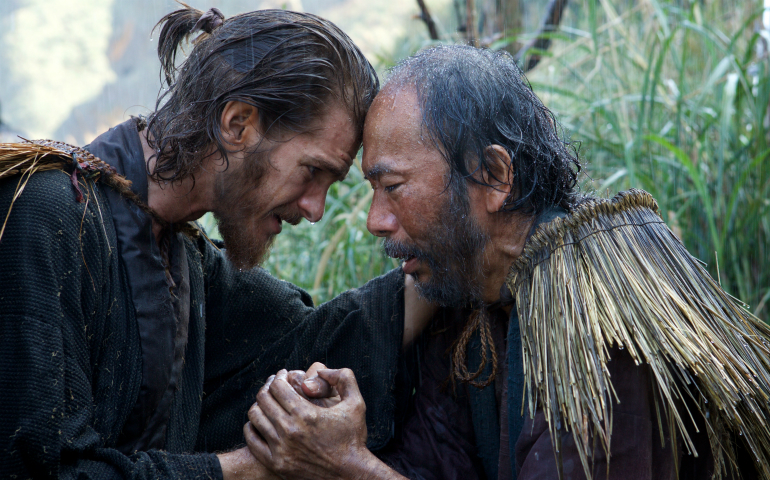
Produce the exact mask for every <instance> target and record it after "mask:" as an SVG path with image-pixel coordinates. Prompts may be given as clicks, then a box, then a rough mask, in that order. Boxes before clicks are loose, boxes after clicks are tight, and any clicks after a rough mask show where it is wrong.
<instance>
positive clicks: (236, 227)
mask: <svg viewBox="0 0 770 480" xmlns="http://www.w3.org/2000/svg"><path fill="white" fill-rule="evenodd" d="M250 147H251V148H254V147H255V145H252V146H250ZM259 148H260V151H261V153H257V154H253V155H250V156H247V157H246V158H244V159H243V160H242V161H239V162H237V164H232V165H231V167H230V168H228V169H227V170H225V171H224V172H221V173H219V174H218V178H217V182H216V187H215V189H216V191H215V199H216V206H215V209H214V216H215V217H216V218H217V220H218V222H219V231H220V233H221V234H222V238H223V239H224V241H225V247H226V248H227V255H228V257H229V258H230V260H231V261H232V262H233V263H234V264H235V265H236V266H237V267H239V268H251V267H254V266H256V265H258V264H259V263H260V262H261V261H262V260H263V259H264V256H265V254H266V253H267V251H268V250H269V248H270V245H271V243H272V241H273V239H274V238H275V236H276V235H277V234H279V233H280V232H281V229H282V223H283V222H287V223H289V224H292V225H296V224H297V223H299V222H300V220H302V218H306V219H307V220H308V221H310V222H317V221H318V220H320V219H321V217H322V216H323V212H324V203H325V201H326V192H327V191H328V190H329V187H330V186H331V184H332V183H334V182H336V181H338V180H341V179H343V178H344V177H345V175H347V173H348V170H349V169H350V165H351V164H352V163H353V158H354V157H355V154H356V151H357V149H358V145H357V144H356V132H355V128H354V125H353V123H352V121H351V119H350V115H349V114H348V112H347V110H346V109H345V108H343V107H342V105H340V104H339V103H334V104H332V105H331V106H330V107H328V108H327V110H326V112H325V113H324V114H323V115H322V116H321V117H320V118H319V119H318V120H317V121H316V122H314V124H313V125H312V128H311V129H310V130H309V131H308V132H307V133H302V134H299V135H297V134H293V133H287V134H286V135H284V136H283V137H281V138H279V139H276V140H265V141H264V142H263V143H262V145H260V147H259ZM233 163H235V162H233Z"/></svg>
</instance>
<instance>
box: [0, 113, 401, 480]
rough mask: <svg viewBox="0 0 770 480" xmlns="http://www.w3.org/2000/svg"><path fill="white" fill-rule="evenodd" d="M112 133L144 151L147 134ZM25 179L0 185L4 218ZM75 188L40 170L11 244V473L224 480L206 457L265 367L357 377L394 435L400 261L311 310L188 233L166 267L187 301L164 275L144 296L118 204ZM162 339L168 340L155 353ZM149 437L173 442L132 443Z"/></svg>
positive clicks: (4, 330) (7, 290) (2, 296)
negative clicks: (322, 369)
mask: <svg viewBox="0 0 770 480" xmlns="http://www.w3.org/2000/svg"><path fill="white" fill-rule="evenodd" d="M124 126H125V124H124ZM118 130H120V129H118ZM124 133H125V131H123V133H121V132H120V131H119V132H117V133H116V132H114V131H113V132H111V134H113V135H123V134H124ZM124 136H125V135H124ZM110 138H111V139H112V140H114V141H115V142H117V144H118V146H119V147H120V148H122V149H127V151H129V153H128V155H129V156H131V155H134V154H136V152H135V151H134V152H133V154H131V150H132V149H133V150H135V149H136V145H137V143H138V142H137V143H133V140H131V141H129V144H126V143H125V142H123V141H122V140H120V139H117V140H116V137H115V136H112V137H110ZM126 138H129V139H130V138H131V137H130V136H128V137H126ZM121 142H123V143H122V144H121ZM95 143H97V142H95ZM134 156H135V155H134ZM103 160H105V161H106V162H107V163H110V162H111V160H112V159H111V158H103ZM19 178H20V177H12V178H8V179H4V180H0V211H2V212H3V215H4V214H5V212H7V211H8V208H9V205H10V203H11V200H12V198H13V195H14V192H15V190H16V187H17V184H18V181H19ZM80 188H81V189H82V190H83V193H84V195H85V198H84V201H83V203H78V202H77V201H76V200H75V192H74V188H73V186H72V183H71V180H70V175H69V173H65V172H62V171H59V170H53V171H46V172H40V173H36V174H34V175H32V176H31V178H30V179H29V182H28V183H27V184H26V187H25V189H24V191H23V193H22V195H21V196H19V198H18V199H17V200H16V201H15V204H14V206H13V210H12V212H11V214H10V216H9V218H8V223H7V226H6V229H5V232H4V235H3V238H2V240H0V345H2V348H1V349H0V478H14V476H15V478H29V477H33V478H99V479H109V478H135V479H150V478H153V479H155V478H159V479H163V478H168V479H170V478H207V479H208V478H221V470H220V466H219V462H218V460H217V458H216V456H215V455H213V454H212V453H206V452H216V451H221V450H226V449H231V448H233V447H235V446H237V445H239V444H242V443H243V436H242V427H243V424H244V423H245V422H246V411H247V409H248V407H249V406H250V405H251V404H252V403H253V402H254V399H255V397H256V393H257V391H258V389H259V388H260V386H261V385H262V384H263V383H264V380H265V379H266V377H267V376H269V375H270V374H273V373H275V372H276V371H277V370H279V369H281V368H290V369H292V368H300V369H304V368H307V367H308V366H309V365H310V364H311V363H312V362H314V361H322V362H325V363H326V364H327V365H328V366H330V367H332V368H334V367H349V368H351V369H352V370H353V371H354V372H355V373H356V376H357V377H358V383H359V386H360V387H361V390H362V393H363V395H364V398H365V400H366V402H367V406H368V408H367V427H368V431H369V443H368V444H369V446H370V447H371V448H373V449H376V448H379V447H381V446H382V445H384V444H385V443H386V442H387V441H388V439H389V438H390V436H391V433H392V428H393V423H392V418H393V409H394V401H393V399H392V396H391V392H392V389H393V384H394V376H395V371H396V367H397V359H398V352H399V351H400V347H401V339H402V330H403V293H402V290H403V273H402V272H401V271H400V269H397V270H394V271H393V272H391V273H389V274H387V275H385V276H383V277H380V278H377V279H374V280H372V281H371V282H369V283H367V284H366V285H365V286H363V287H362V288H360V289H356V290H352V291H349V292H347V293H344V294H342V295H340V296H339V297H337V298H336V299H334V300H333V301H331V302H328V303H326V304H324V305H321V306H320V307H318V308H314V307H313V305H312V301H311V299H310V296H309V295H308V294H307V293H306V292H304V291H303V290H301V289H299V288H298V287H296V286H294V285H291V284H289V283H286V282H283V281H280V280H277V279H275V278H273V277H272V276H270V275H269V274H268V273H267V272H266V271H265V270H263V269H260V268H257V269H253V270H249V271H243V272H242V271H238V270H237V269H235V268H233V267H232V265H231V264H230V263H229V262H228V261H227V260H226V258H225V256H224V254H223V252H222V251H221V250H220V249H219V248H217V247H216V246H214V245H213V244H212V243H211V242H209V241H207V240H206V239H205V238H203V237H201V238H198V239H191V238H188V237H184V236H181V235H180V236H178V237H177V238H176V241H177V244H176V245H177V249H176V250H173V251H172V255H171V266H172V267H174V266H175V265H176V266H179V268H176V267H174V268H172V269H171V270H172V271H173V275H172V277H173V276H176V278H177V279H179V278H181V277H184V276H185V274H184V272H183V270H182V269H181V264H182V263H186V270H187V274H186V280H187V282H186V283H187V288H188V289H189V293H188V294H187V295H188V296H189V303H188V304H187V306H188V308H187V310H186V311H184V308H183V307H181V306H180V305H174V302H175V301H176V302H177V303H178V302H179V299H178V298H177V299H174V298H173V296H170V291H169V284H168V283H163V282H161V283H159V284H158V285H160V288H158V289H151V290H150V293H151V294H154V295H156V297H153V299H152V300H149V301H148V302H147V304H146V305H141V304H139V305H138V304H137V301H136V297H134V296H133V294H134V293H135V291H136V290H138V289H139V288H146V287H147V284H144V285H142V284H140V283H141V282H139V281H137V279H136V278H132V274H131V268H129V266H127V264H126V260H125V258H124V253H125V252H124V251H122V250H121V248H122V247H124V246H125V244H121V241H122V240H121V239H119V237H118V233H117V230H118V229H117V228H116V220H115V218H114V216H113V211H112V208H111V200H112V199H108V196H107V195H106V194H105V191H103V188H106V187H102V186H101V185H100V184H94V183H93V182H91V181H88V182H86V181H81V182H80ZM132 214H136V212H133V213H132ZM137 215H138V214H137ZM140 220H141V219H140ZM144 220H146V219H144ZM140 224H142V222H140ZM137 231H138V232H139V233H142V229H141V228H139V230H137ZM144 233H145V234H146V233H147V232H144ZM142 248H145V253H146V252H150V253H152V249H151V248H146V246H144V247H142ZM124 250H125V249H124ZM174 252H176V253H174ZM174 255H177V256H176V257H175V256H174ZM181 257H183V258H181ZM180 262H182V263H180ZM132 267H133V265H132ZM148 272H149V273H147V274H148V275H156V274H157V273H158V271H157V269H154V268H150V269H149V270H148ZM180 276H181V277H180ZM154 278H157V276H156V277H154ZM132 281H134V282H137V283H132ZM175 283H178V282H175ZM174 295H181V296H184V294H183V293H180V292H179V291H178V290H176V291H175V292H174ZM167 301H168V302H170V303H168V302H167ZM153 302H155V303H153ZM182 302H184V301H183V300H182ZM140 303H141V302H140ZM157 304H163V305H165V307H162V308H165V312H166V316H160V317H156V318H155V320H156V321H157V322H160V323H161V325H160V328H157V329H155V330H153V329H152V327H153V325H147V324H144V325H142V324H141V322H140V320H141V319H140V318H138V317H141V316H142V315H144V314H143V313H142V312H143V310H142V309H144V308H153V305H156V306H157ZM180 308H181V310H180ZM147 318H150V317H147ZM185 318H186V320H187V322H186V332H182V331H180V328H179V327H180V325H181V324H180V322H181V323H184V319H185ZM169 320H171V321H169ZM148 327H150V329H149V330H147V328H148ZM154 327H158V325H155V326H154ZM148 332H149V333H148ZM153 335H155V336H153ZM153 341H157V342H160V343H161V345H165V347H162V348H157V349H155V354H150V355H148V351H151V350H153V348H148V342H153ZM362 352H366V354H365V355H364V354H362ZM180 353H181V357H180V356H179V355H178V354H180ZM180 359H181V360H180ZM152 368H157V369H158V372H159V373H158V372H155V374H157V376H156V377H155V378H154V380H151V379H148V376H153V375H155V374H153V373H152V372H150V369H152ZM148 372H149V373H148ZM158 377H159V378H158ZM143 392H148V393H146V394H144V393H143ZM147 405H150V407H152V408H147ZM163 408H166V411H165V412H164V413H163V415H161V416H158V415H156V414H157V412H158V411H159V410H160V409H163ZM137 422H139V423H140V427H141V428H137ZM147 428H151V429H152V434H151V435H144V433H145V432H146V431H147ZM158 428H160V429H158ZM142 437H144V438H142ZM137 442H138V443H137ZM143 442H144V443H143ZM142 444H144V445H149V446H153V445H156V444H160V445H162V449H157V448H146V449H145V448H138V449H137V448H135V447H136V446H137V445H140V446H141V445H142ZM135 450H136V451H135Z"/></svg>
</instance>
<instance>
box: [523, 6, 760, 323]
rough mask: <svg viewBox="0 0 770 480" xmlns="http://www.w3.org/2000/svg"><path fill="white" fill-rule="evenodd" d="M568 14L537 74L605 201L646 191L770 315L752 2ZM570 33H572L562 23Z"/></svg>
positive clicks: (722, 276)
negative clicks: (612, 194)
mask: <svg viewBox="0 0 770 480" xmlns="http://www.w3.org/2000/svg"><path fill="white" fill-rule="evenodd" d="M687 3H688V2H658V1H655V0H641V1H639V2H630V1H629V2H608V1H606V0H605V1H601V2H594V1H593V0H586V1H585V2H582V3H578V4H573V6H574V7H573V8H572V10H571V14H572V25H573V26H567V27H566V28H564V31H565V32H567V33H569V34H570V38H569V39H566V40H564V39H562V40H557V43H556V44H555V45H554V47H553V48H552V53H551V56H550V58H548V59H545V60H543V61H542V62H541V64H540V65H539V66H538V68H537V69H536V70H535V71H533V72H531V73H530V79H531V80H532V84H533V87H534V90H535V91H536V92H537V93H538V95H540V96H541V98H543V100H544V102H545V104H546V105H548V106H549V107H550V108H552V109H553V110H554V111H555V112H557V114H558V115H559V119H560V120H561V121H562V122H563V124H564V125H565V127H566V128H567V129H568V130H569V131H570V133H571V136H572V138H574V139H575V140H577V141H580V142H582V149H581V153H582V156H583V158H584V159H585V160H586V162H587V168H586V171H587V173H588V175H589V176H590V177H591V179H592V181H590V182H587V184H586V188H587V189H589V190H591V189H595V190H596V191H598V192H599V193H600V194H605V192H608V191H617V190H621V189H625V188H628V187H638V188H643V189H644V190H646V191H648V192H650V193H651V194H652V195H653V197H655V199H656V200H657V201H658V203H659V204H660V208H661V213H662V215H663V218H664V219H665V220H666V222H667V223H668V224H669V225H670V226H671V227H672V229H673V230H674V231H675V232H676V233H677V235H678V236H680V237H681V238H682V240H683V242H684V244H685V245H686V247H687V249H688V250H689V251H690V252H692V253H693V254H694V255H695V256H696V257H698V258H700V259H701V260H703V261H704V262H707V263H708V264H709V266H708V270H709V272H710V273H711V274H712V275H713V276H714V278H718V279H719V280H720V281H721V284H722V286H723V287H724V288H725V289H726V290H727V291H728V292H730V293H731V294H733V295H735V296H737V297H739V298H741V299H742V300H744V301H746V302H747V303H748V304H749V305H751V307H752V308H753V311H754V313H755V314H756V315H758V316H760V317H761V318H764V319H768V318H770V311H768V310H770V309H769V308H768V307H770V305H768V301H769V299H770V268H769V267H770V218H768V217H769V215H768V213H770V200H768V194H769V193H770V161H769V160H768V155H769V154H770V149H768V133H769V132H768V116H767V115H768V102H769V101H770V65H769V64H768V58H767V57H766V56H765V57H764V58H757V56H756V53H755V52H756V48H755V47H756V44H757V42H758V41H760V39H759V34H758V33H755V32H754V26H755V24H756V23H757V22H758V20H759V14H760V13H761V10H760V9H759V8H760V7H759V5H757V4H756V3H755V2H731V1H719V2H708V3H707V4H703V3H701V2H692V4H691V5H690V6H687V7H686V8H685V7H682V6H681V5H682V4H687ZM563 25H564V24H563Z"/></svg>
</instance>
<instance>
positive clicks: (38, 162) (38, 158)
mask: <svg viewBox="0 0 770 480" xmlns="http://www.w3.org/2000/svg"><path fill="white" fill-rule="evenodd" d="M22 140H24V141H23V142H22V143H0V180H2V179H4V178H11V177H18V178H19V180H18V182H17V184H16V190H15V192H14V195H13V198H12V200H11V206H10V207H9V208H8V211H7V212H5V215H3V216H2V217H0V240H2V238H3V232H4V231H5V226H6V224H7V222H8V217H9V216H10V215H11V210H13V204H14V202H16V200H17V199H18V198H19V196H21V194H22V192H23V191H24V188H25V187H26V185H27V182H29V179H30V177H32V175H34V174H35V173H38V172H45V171H47V170H61V171H64V172H67V173H69V174H70V176H71V178H72V187H73V191H74V193H75V199H76V200H77V201H78V202H82V201H83V199H84V198H85V199H86V201H88V197H89V195H88V189H89V188H93V182H101V183H104V184H105V185H107V186H109V187H110V188H112V189H114V190H115V191H117V192H118V193H119V194H120V195H121V196H123V198H125V199H126V200H128V201H130V202H132V203H133V204H134V205H136V206H137V207H139V208H140V209H141V210H142V211H144V212H145V213H147V214H148V215H150V216H151V217H152V219H153V220H154V221H155V222H157V223H158V224H159V225H161V227H162V228H164V229H166V228H169V229H173V230H174V231H178V232H181V233H184V234H185V235H187V236H189V237H192V238H196V237H197V236H198V235H199V234H200V233H201V232H200V231H199V229H198V228H197V227H196V226H195V225H194V223H192V222H188V223H176V224H173V225H170V224H168V222H166V221H165V220H164V219H163V218H161V217H160V216H159V215H158V214H157V213H156V212H155V211H154V210H152V209H151V208H150V207H148V206H147V205H145V203H144V202H143V201H142V200H141V199H140V198H139V196H138V195H137V194H136V193H134V192H133V191H132V190H131V182H130V181H129V180H127V179H126V178H125V177H123V176H122V175H119V174H118V173H117V172H116V171H115V168H113V167H112V166H111V165H108V164H107V163H105V162H104V161H102V160H101V159H100V158H99V157H96V156H94V155H93V154H91V153H90V152H88V151H87V150H85V149H83V148H80V147H76V146H74V145H70V144H67V143H64V142H57V141H54V140H26V139H22ZM89 182H90V183H89ZM83 190H85V194H84V191H83Z"/></svg>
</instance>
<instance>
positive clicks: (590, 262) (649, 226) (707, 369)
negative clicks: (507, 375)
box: [506, 190, 770, 479]
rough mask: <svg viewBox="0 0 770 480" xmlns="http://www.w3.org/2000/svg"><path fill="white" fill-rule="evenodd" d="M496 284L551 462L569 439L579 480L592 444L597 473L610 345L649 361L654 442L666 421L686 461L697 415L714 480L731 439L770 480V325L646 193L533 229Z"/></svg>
mask: <svg viewBox="0 0 770 480" xmlns="http://www.w3.org/2000/svg"><path fill="white" fill-rule="evenodd" d="M506 284H507V286H508V288H509V289H510V290H511V293H512V295H513V296H514V298H515V299H516V305H517V308H518V314H519V319H520V329H521V338H522V349H523V355H524V374H525V379H526V380H525V388H526V392H527V400H528V404H529V411H530V412H531V414H532V413H533V412H534V410H535V407H536V405H537V404H538V403H539V404H540V405H541V406H542V408H543V411H544V414H545V416H546V418H547V419H548V422H549V429H550V432H551V441H552V443H553V449H554V452H559V451H560V448H559V447H560V445H559V444H560V435H558V434H556V433H557V431H558V430H561V429H562V428H566V429H567V431H570V432H572V436H573V438H574V441H575V444H576V446H577V449H578V453H579V455H580V458H581V461H582V464H583V468H584V471H585V474H586V476H587V478H589V479H590V478H591V471H592V468H591V467H592V465H591V464H590V462H591V460H590V455H591V453H590V452H591V451H592V449H593V448H594V445H596V446H600V448H603V449H604V451H605V452H606V453H607V459H608V460H607V461H608V465H607V468H609V451H610V442H611V440H612V438H611V433H612V406H613V403H615V402H616V401H617V397H616V396H615V393H614V390H613V386H612V379H611V378H609V375H608V370H607V362H608V360H610V358H609V355H608V350H609V349H610V348H612V347H613V346H618V348H621V349H623V348H625V349H627V350H628V352H629V353H630V355H631V356H632V358H633V359H634V361H635V362H636V364H637V365H639V364H642V363H646V364H649V366H650V369H651V372H652V378H653V379H654V388H653V390H654V391H655V392H656V396H655V397H656V398H655V400H654V402H655V405H656V410H657V412H658V423H659V426H660V428H661V432H662V431H663V423H662V422H663V421H664V419H665V421H666V423H667V424H668V426H669V428H670V432H671V433H672V435H671V438H672V439H673V438H676V436H675V435H673V434H674V433H676V432H677V431H678V433H679V434H680V436H681V438H682V442H683V445H684V447H685V448H686V450H687V451H688V453H691V454H693V455H698V454H699V453H705V452H697V451H695V447H694V445H693V442H692V441H691V439H690V437H689V436H688V433H687V428H688V427H689V428H693V426H695V418H696V416H703V418H704V419H705V425H706V429H707V431H708V437H709V443H710V447H711V453H712V454H713V458H714V468H715V471H714V477H715V478H722V477H723V476H724V475H726V474H727V472H728V470H733V469H734V468H735V470H737V465H736V462H735V458H736V455H735V453H736V451H735V449H734V448H735V443H734V442H736V441H738V442H745V446H746V447H748V449H749V451H750V452H752V453H753V456H754V458H755V459H756V460H757V463H756V467H757V472H758V473H759V475H760V477H761V478H770V425H768V420H770V409H769V408H768V398H769V397H768V394H769V393H770V388H769V387H770V350H769V349H768V341H770V328H768V326H767V325H766V324H765V323H763V322H762V321H760V320H759V319H757V318H756V317H754V316H753V315H751V314H750V313H749V312H748V311H747V310H746V309H745V307H744V305H742V304H741V303H740V302H739V301H737V300H736V299H734V298H733V297H731V296H730V295H728V294H727V293H725V292H724V291H723V290H722V289H721V288H720V286H719V284H718V283H717V282H716V281H714V279H713V278H711V276H709V274H708V273H707V272H706V270H705V269H704V268H703V266H702V264H701V263H700V262H699V261H698V260H697V259H695V258H694V257H692V256H691V255H690V254H689V253H688V252H687V250H686V249H685V248H684V246H683V245H682V243H681V242H680V241H679V239H678V238H677V237H676V236H675V235H674V234H673V233H672V232H671V230H669V229H668V227H666V225H665V224H664V222H663V220H662V219H661V217H660V214H659V212H658V206H657V203H656V202H655V200H654V199H653V198H652V196H651V195H649V194H648V193H646V192H644V191H641V190H630V191H628V192H623V193H620V194H618V195H617V196H616V197H615V198H613V199H612V200H601V199H591V200H588V201H586V202H585V203H582V204H581V205H579V206H578V207H576V208H575V209H574V210H573V211H572V212H571V214H570V215H568V216H567V217H565V218H559V219H556V220H554V221H552V222H550V223H547V224H544V225H541V226H540V227H539V229H538V230H537V231H536V232H535V234H534V235H533V236H532V238H531V239H530V241H529V242H528V243H527V245H526V247H525V249H524V252H523V253H522V255H521V257H519V258H518V259H517V260H516V262H515V263H514V264H513V265H512V267H511V271H510V273H509V275H508V278H507V280H506ZM684 400H689V402H684ZM688 403H689V404H690V405H695V406H694V407H692V410H695V411H691V410H690V409H688V408H687V407H682V405H687V404H688ZM695 428H697V427H695ZM590 432H593V434H594V435H593V437H594V438H593V442H596V443H591V440H590V439H589V433H590ZM736 439H738V440H736ZM661 440H663V439H661ZM674 446H676V443H675V444H674ZM557 455H558V453H557ZM675 458H676V457H675ZM557 461H558V459H557ZM559 463H560V462H559Z"/></svg>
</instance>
